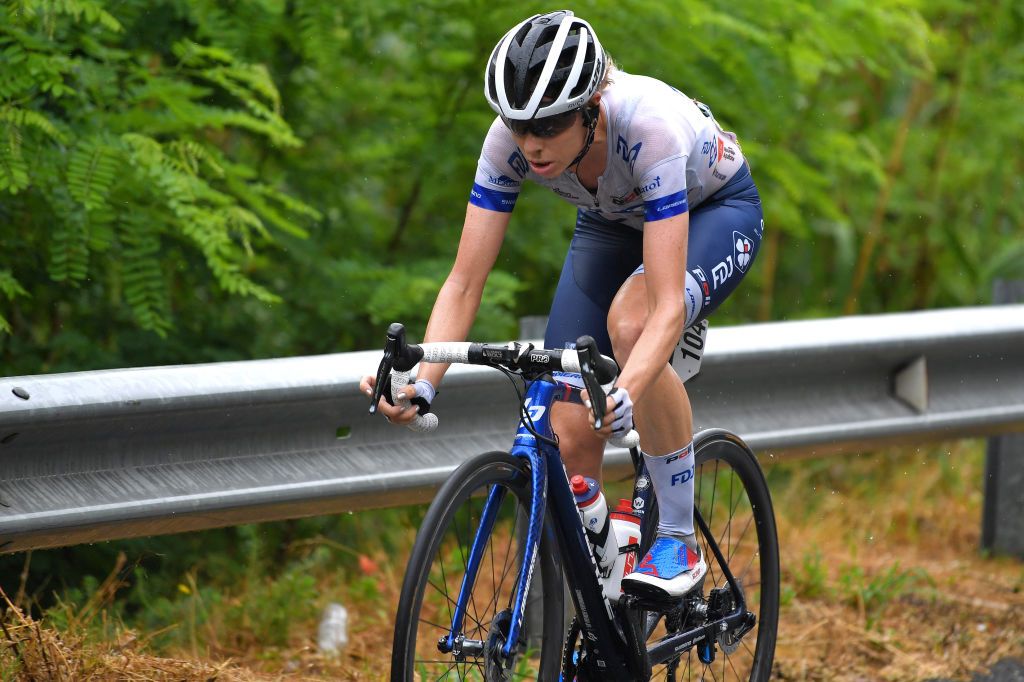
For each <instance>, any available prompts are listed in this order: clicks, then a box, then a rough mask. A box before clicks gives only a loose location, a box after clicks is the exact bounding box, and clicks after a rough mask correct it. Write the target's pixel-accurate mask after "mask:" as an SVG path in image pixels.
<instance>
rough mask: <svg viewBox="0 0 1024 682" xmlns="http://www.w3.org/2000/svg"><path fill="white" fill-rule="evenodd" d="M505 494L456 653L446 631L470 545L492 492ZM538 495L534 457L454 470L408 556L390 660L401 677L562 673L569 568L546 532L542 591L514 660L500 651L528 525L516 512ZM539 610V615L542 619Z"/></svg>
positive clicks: (491, 459) (538, 576)
mask: <svg viewBox="0 0 1024 682" xmlns="http://www.w3.org/2000/svg"><path fill="white" fill-rule="evenodd" d="M495 492H497V493H500V495H501V502H500V504H499V505H498V508H497V514H496V518H495V521H494V525H493V528H492V530H491V533H490V535H489V536H488V537H487V538H486V544H485V545H484V546H483V552H482V554H481V558H480V561H479V563H478V568H477V575H476V579H475V581H474V582H473V584H472V585H471V586H469V598H468V600H467V603H466V616H465V619H464V622H463V626H462V628H461V631H460V632H458V633H455V634H456V641H457V642H458V644H457V646H456V647H455V648H454V649H453V650H451V651H448V652H442V651H441V650H440V649H439V645H438V641H439V640H440V639H444V638H447V636H448V634H449V631H450V628H451V625H452V619H453V614H454V612H455V605H456V602H457V600H458V597H459V593H460V590H461V589H462V582H463V578H464V576H465V575H466V572H467V568H468V565H469V556H470V550H471V548H472V547H473V541H474V538H475V536H476V534H477V529H478V528H479V526H480V520H481V513H482V511H483V509H484V505H485V503H486V501H487V499H488V496H489V495H491V494H492V493H495ZM531 500H532V493H531V486H530V473H529V469H528V463H527V462H526V460H524V459H522V458H518V457H513V456H511V455H509V454H508V453H505V452H489V453H485V454H483V455H480V456H478V457H476V458H474V459H472V460H470V461H468V462H466V463H464V464H463V465H462V466H461V467H459V469H457V470H456V471H455V473H454V474H452V477H451V478H450V479H449V480H448V481H447V482H446V483H445V484H444V486H442V488H441V490H440V491H439V492H438V494H437V497H436V498H435V499H434V502H433V504H431V506H430V509H429V511H428V512H427V515H426V517H425V518H424V520H423V524H422V526H421V527H420V531H419V534H418V535H417V537H416V543H415V545H414V547H413V552H412V555H411V556H410V559H409V566H408V569H407V570H406V574H405V581H404V583H403V585H402V593H401V597H400V600H399V604H398V615H397V619H396V624H395V640H394V648H393V651H392V659H391V678H392V679H394V680H413V679H416V680H423V681H426V680H440V679H444V680H453V679H457V680H512V679H538V678H539V679H544V680H547V679H557V675H558V667H559V659H560V652H561V643H562V637H563V636H564V630H563V611H562V574H561V568H560V567H559V565H558V563H557V561H556V559H555V552H554V551H553V547H551V546H550V543H549V541H548V539H547V537H545V536H546V533H545V534H542V540H541V547H540V552H539V553H538V556H537V565H536V566H535V568H534V573H533V580H534V581H535V582H536V581H537V580H540V582H541V585H540V587H542V589H541V590H531V592H530V594H531V595H535V594H538V593H543V595H544V596H543V599H541V600H533V601H528V604H527V614H526V615H527V617H526V618H525V619H524V623H534V624H535V626H534V627H535V628H537V629H538V630H539V631H535V632H525V625H524V632H523V634H522V635H521V636H520V638H519V641H518V642H517V643H516V645H515V647H513V649H514V657H513V659H512V660H511V661H507V660H505V659H504V658H503V657H502V656H501V655H500V653H499V651H500V649H501V648H502V647H503V646H504V644H505V642H506V641H507V637H508V634H509V627H510V624H511V621H512V607H513V599H514V597H515V591H516V583H517V582H518V577H519V566H520V563H521V561H520V558H521V556H522V546H523V545H524V544H525V543H526V528H525V526H524V525H523V524H522V523H517V520H518V519H519V518H520V517H521V516H522V515H523V513H524V512H525V513H526V514H528V513H529V509H530V503H531ZM537 612H539V614H540V615H539V617H537Z"/></svg>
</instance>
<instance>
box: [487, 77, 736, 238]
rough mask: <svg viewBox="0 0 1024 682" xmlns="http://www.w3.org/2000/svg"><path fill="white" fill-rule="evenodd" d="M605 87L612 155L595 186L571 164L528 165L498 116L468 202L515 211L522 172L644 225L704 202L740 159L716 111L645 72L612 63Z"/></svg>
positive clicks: (590, 206)
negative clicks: (548, 172) (557, 167)
mask: <svg viewBox="0 0 1024 682" xmlns="http://www.w3.org/2000/svg"><path fill="white" fill-rule="evenodd" d="M612 81H613V82H612V84H611V85H610V86H609V87H608V88H606V89H605V90H604V91H603V92H602V96H601V108H602V110H603V111H604V114H605V121H606V125H607V128H606V131H605V132H606V133H607V140H608V144H607V148H608V160H607V165H606V167H605V170H604V173H603V174H602V175H601V177H600V178H599V179H598V183H597V190H596V191H595V192H593V193H592V192H590V191H589V190H588V189H587V188H586V187H584V186H583V184H582V183H580V181H579V180H578V179H577V177H576V174H575V173H574V172H572V171H566V172H564V173H562V174H561V175H559V176H558V177H556V178H551V179H548V178H544V177H541V176H540V175H537V174H536V173H534V172H532V171H531V170H530V167H529V164H528V163H527V162H526V157H525V156H524V155H523V153H522V151H521V150H520V149H519V147H517V146H516V143H515V140H514V139H513V137H512V133H511V132H510V131H509V130H508V128H507V127H506V126H505V125H504V124H503V123H502V122H501V119H500V118H495V120H494V123H493V124H491V128H490V130H489V131H488V132H487V137H486V139H485V140H484V145H483V152H482V153H481V155H480V161H479V162H478V164H477V171H476V178H475V181H474V183H473V190H472V192H470V199H469V201H470V203H472V204H474V205H476V206H480V207H482V208H486V209H490V210H493V211H505V212H508V211H511V210H512V209H513V208H514V207H515V203H516V198H517V197H518V196H519V188H520V186H521V185H522V182H523V180H532V181H534V182H537V183H539V184H541V185H544V186H546V187H550V188H551V190H552V191H553V192H555V194H557V195H559V196H560V197H562V198H563V199H566V200H567V201H569V202H570V203H572V204H575V205H576V206H577V207H579V208H581V209H587V210H595V211H598V212H600V214H601V215H602V216H603V217H605V218H607V219H608V220H611V221H614V222H620V223H622V224H623V225H626V226H629V227H632V228H635V229H638V230H642V229H643V225H644V222H647V221H655V220H661V219H663V218H670V217H672V216H675V215H679V214H680V213H685V212H686V211H688V210H690V209H692V208H694V207H696V206H698V205H700V203H701V202H702V201H704V200H705V199H707V198H708V197H710V196H711V195H712V194H714V193H715V192H716V191H717V190H718V189H720V188H721V187H722V186H723V185H725V183H726V182H728V180H729V179H730V178H731V177H732V176H733V174H734V173H736V171H738V170H739V169H740V168H741V167H742V165H743V153H742V152H741V150H740V146H739V144H738V143H737V141H736V136H735V135H733V134H732V133H729V132H726V131H724V130H722V128H721V126H719V125H718V122H717V121H715V119H714V116H712V114H711V111H710V110H709V109H708V108H707V107H706V106H705V105H704V104H701V103H700V102H697V101H696V100H693V99H690V98H689V97H687V96H686V95H684V94H683V93H682V92H680V91H679V90H676V89H675V88H673V87H671V86H669V85H666V84H665V83H662V82H661V81H659V80H657V79H654V78H648V77H646V76H634V75H631V74H628V73H625V72H622V71H615V72H614V73H613V75H612Z"/></svg>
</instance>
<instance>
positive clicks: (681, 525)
mask: <svg viewBox="0 0 1024 682" xmlns="http://www.w3.org/2000/svg"><path fill="white" fill-rule="evenodd" d="M643 456H644V462H645V463H646V464H647V472H648V473H649V474H650V476H651V483H653V484H654V494H655V495H656V496H657V497H658V509H659V511H660V512H661V516H660V520H659V521H658V535H674V536H676V537H681V538H683V540H684V541H686V544H688V545H690V544H691V541H693V543H694V544H696V542H695V540H694V534H693V475H694V468H693V442H691V443H690V444H689V445H687V446H686V447H685V448H682V449H680V450H676V451H675V452H670V453H668V454H667V455H662V456H660V457H654V456H652V455H648V454H647V453H646V452H644V453H643Z"/></svg>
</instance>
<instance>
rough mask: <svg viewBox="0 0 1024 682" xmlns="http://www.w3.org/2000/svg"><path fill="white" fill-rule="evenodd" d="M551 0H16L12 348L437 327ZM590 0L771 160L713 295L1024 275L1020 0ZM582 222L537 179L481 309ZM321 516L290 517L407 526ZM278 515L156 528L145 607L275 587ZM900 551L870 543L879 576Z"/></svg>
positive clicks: (501, 300) (930, 299)
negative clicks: (749, 244) (753, 255)
mask: <svg viewBox="0 0 1024 682" xmlns="http://www.w3.org/2000/svg"><path fill="white" fill-rule="evenodd" d="M547 9H550V6H549V5H546V4H543V3H540V2H534V1H532V0H531V1H528V2H525V3H514V4H501V3H493V2H485V1H484V0H430V1H428V2H422V3H419V4H417V6H416V10H415V11H410V9H409V4H408V3H406V2H399V1H398V0H378V1H377V2H373V3H355V2H347V1H346V2H340V3H339V2H330V1H327V0H292V1H291V2H287V3H285V2H279V1H276V0H268V1H263V2H248V3H222V2H218V1H216V0H157V1H155V2H146V3H115V2H110V1H103V0H7V1H6V2H4V3H2V4H0V243H2V246H3V248H2V249H0V373H2V374H5V375H11V374H36V373H42V372H60V371H72V370H82V369H93V368H100V367H124V366H134V365H159V364H173V363H180V362H202V361H220V360H240V359H249V358H255V357H274V356H287V355H297V354H309V353H325V352H336V351H344V350H356V349H364V348H369V347H376V346H377V345H379V337H380V333H381V329H382V328H383V326H384V325H385V324H387V323H389V322H391V321H393V320H396V319H400V320H403V321H405V322H406V323H407V324H408V325H409V327H410V330H411V333H412V335H413V336H414V337H416V336H420V337H421V336H422V332H423V329H424V327H425V324H426V320H427V317H428V315H429V312H430V307H431V305H432V303H433V298H434V296H435V294H436V291H437V289H438V288H439V287H440V286H441V283H442V282H443V281H444V278H445V276H446V275H447V272H448V270H449V268H450V266H451V262H452V257H453V256H454V253H455V249H456V246H457V244H458V239H459V232H460V228H461V224H462V218H463V215H464V210H465V205H466V200H467V194H468V189H469V186H470V184H471V182H472V175H473V171H474V167H475V163H476V159H477V157H478V156H479V152H480V143H481V140H482V138H483V135H484V132H485V131H486V129H487V127H488V126H489V125H490V123H491V122H492V120H493V113H492V112H491V111H490V109H489V108H488V107H487V105H486V103H485V102H484V100H483V98H482V97H481V73H482V70H483V64H484V61H485V60H486V58H487V56H488V55H489V53H490V50H491V48H492V47H493V45H494V42H495V41H496V40H497V39H498V37H499V36H500V35H501V33H502V32H503V31H504V30H506V28H507V27H509V26H511V25H513V24H514V23H515V22H516V21H518V20H520V19H522V18H523V17H525V16H527V15H529V14H531V13H533V12H535V11H545V10H547ZM575 9H576V11H577V13H578V14H580V15H581V16H584V17H585V18H587V19H588V20H589V21H591V22H592V24H593V25H594V26H595V29H596V30H597V31H598V33H599V34H600V36H601V39H602V42H603V44H604V45H605V47H606V48H607V49H608V50H609V51H610V52H611V54H612V55H613V56H614V58H615V59H616V61H617V63H618V64H619V65H620V66H621V67H622V68H623V69H624V70H626V71H628V72H632V73H643V74H648V75H651V76H654V77H657V78H660V79H662V80H665V81H666V82H668V83H671V84H672V85H674V86H676V87H678V88H680V89H681V90H683V91H684V92H686V93H687V94H688V95H690V96H693V97H696V98H698V99H700V100H702V101H704V102H706V103H707V104H708V105H709V106H710V107H711V108H712V109H713V110H714V112H715V114H716V117H717V118H718V119H719V120H720V121H721V122H722V123H723V125H725V126H726V127H727V128H729V129H732V130H735V131H737V133H738V135H739V137H740V141H741V143H742V146H743V149H744V152H745V154H746V155H747V156H748V158H749V159H750V161H751V165H752V170H753V174H754V177H755V180H756V181H757V183H758V186H759V188H760V190H761V194H762V199H763V202H764V207H765V211H766V238H765V243H764V248H763V251H762V255H761V256H760V257H759V261H758V263H757V264H756V266H755V267H754V268H753V269H752V271H751V273H750V274H749V275H748V276H747V278H746V280H745V281H744V283H743V286H742V288H741V289H740V291H739V292H737V294H736V295H735V296H733V298H732V299H731V300H730V301H729V303H728V304H727V305H725V306H724V307H723V309H722V310H721V311H720V312H718V313H716V324H722V323H735V322H743V321H750V320H754V319H781V318H787V317H815V316H823V315H835V314H839V313H842V312H877V311H884V310H903V309H912V308H925V307H937V306H954V305H972V304H979V303H985V302H987V300H988V298H989V291H990V289H991V285H992V281H993V279H995V278H997V277H1007V278H1014V277H1016V278H1020V277H1024V265H1022V264H1024V239H1022V229H1021V226H1022V225H1024V203H1022V202H1021V201H1019V199H1018V197H1019V196H1020V194H1021V182H1022V180H1021V178H1022V177H1024V167H1022V166H1024V158H1022V154H1021V151H1020V148H1021V147H1020V144H1019V140H1020V139H1022V138H1024V108H1022V107H1021V106H1020V101H1021V99H1022V97H1024V7H1022V6H1021V4H1020V3H1018V2H1015V1H1014V0H994V1H992V2H986V3H964V2H960V1H959V0H938V1H936V2H931V3H921V2H918V1H917V0H880V1H878V2H872V3H853V2H836V3H812V2H809V1H807V0H799V1H794V0H768V1H765V0H757V1H755V0H737V2H734V3H730V5H729V7H728V8H725V7H723V6H720V5H716V4H715V3H689V4H688V5H687V8H686V12H685V13H683V14H681V15H677V16H675V17H674V19H673V20H672V21H666V20H665V9H664V3H660V2H651V1H650V0H626V1H624V2H620V3H597V2H592V1H588V2H583V3H581V4H580V6H579V7H577V8H575ZM573 222H574V211H573V209H572V208H571V207H570V206H568V205H567V204H566V203H565V202H563V201H561V200H560V199H558V197H556V196H554V195H553V194H552V193H550V192H547V191H546V190H543V189H542V188H539V187H537V186H528V187H526V188H524V191H523V194H522V196H521V197H520V200H519V202H518V205H517V207H516V211H515V214H514V216H513V219H512V224H511V227H510V229H509V233H508V236H507V238H506V242H505V245H504V247H503V250H502V253H501V255H500V256H499V259H498V262H497V266H496V268H495V271H494V272H493V273H492V275H491V277H490V279H489V281H488V287H487V291H486V293H485V299H484V303H483V305H482V306H481V311H480V315H479V317H478V320H477V325H476V326H475V327H474V329H473V332H472V333H473V335H474V336H477V337H479V338H487V339H504V338H508V337H510V336H513V335H514V334H515V332H516V320H517V318H518V317H519V316H521V315H527V314H543V313H545V312H546V311H547V308H548V305H549V303H550V298H551V294H552V292H553V290H554V285H555V282H556V280H557V277H558V272H559V268H560V267H561V262H562V258H563V256H564V252H565V248H566V246H567V244H568V239H569V235H570V234H571V230H572V225H573ZM538 244H543V245H547V246H546V247H544V248H540V247H538ZM836 485H839V484H838V483H836ZM814 499H815V500H816V501H817V502H816V503H820V500H821V496H818V497H815V498H814ZM323 523H324V526H323V527H319V526H316V524H313V522H312V521H309V522H306V521H303V522H298V524H299V525H298V526H297V528H298V529H299V530H295V529H296V527H295V526H292V527H291V528H292V530H293V531H295V533H296V535H297V536H310V535H317V534H322V535H323V536H324V537H325V538H327V539H328V540H330V541H332V542H337V543H341V544H344V545H346V546H351V545H353V544H356V541H357V540H360V539H363V538H364V537H365V535H366V534H367V533H368V532H373V533H374V541H376V542H379V543H383V544H384V545H387V544H388V543H393V544H394V545H401V544H403V543H404V544H405V545H407V544H408V539H404V540H399V539H397V538H391V537H390V536H389V535H388V534H387V533H381V532H380V531H381V529H382V528H385V527H386V526H380V527H376V526H374V527H373V528H371V529H370V531H367V530H364V529H362V528H361V527H360V526H359V524H356V523H354V522H352V521H351V520H349V521H346V520H345V519H341V520H339V521H338V522H337V526H336V527H328V526H329V525H330V524H327V523H326V522H323ZM402 523H405V524H406V525H405V526H404V527H415V526H416V525H417V524H416V522H415V521H411V520H408V521H402ZM306 524H312V525H313V527H309V526H307V525H306ZM393 525H395V526H396V527H397V526H398V525H400V524H399V522H393ZM261 528H262V529H265V530H261V531H260V532H261V533H269V534H270V535H271V537H265V538H262V539H261V542H260V543H255V541H254V540H252V539H251V538H249V536H247V535H246V533H249V532H251V531H243V530H224V531H211V532H210V533H207V534H203V535H202V538H203V539H202V541H198V540H196V539H195V538H196V537H198V536H195V535H192V536H187V537H181V536H175V537H173V538H162V539H159V540H146V541H137V543H134V544H131V543H130V544H129V546H130V547H133V548H135V549H136V553H137V554H139V555H142V556H144V558H143V559H141V560H140V563H139V565H138V567H137V568H136V571H135V573H133V575H135V576H138V577H137V578H136V579H134V580H133V581H132V583H131V586H130V587H129V588H127V589H128V590H129V591H130V593H131V596H130V597H129V598H128V599H127V600H126V603H127V604H128V606H126V607H125V613H126V614H127V615H135V614H136V613H148V612H153V613H159V614H163V615H161V616H160V617H159V618H158V619H157V620H160V621H161V623H159V624H158V623H149V624H148V626H149V627H150V629H156V628H157V627H162V626H163V625H166V620H164V619H170V618H184V620H183V621H182V622H186V623H189V622H191V623H193V625H190V626H189V627H190V628H192V629H191V630H189V629H188V628H185V629H184V630H182V631H181V632H182V633H184V634H180V635H168V636H174V637H178V636H183V637H188V636H191V634H190V633H199V634H201V633H202V630H203V628H206V627H214V626H217V627H219V625H218V624H217V623H210V622H208V621H204V620H203V618H204V617H203V615H202V614H203V609H202V608H201V607H202V605H205V608H206V609H207V610H210V611H213V610H214V606H215V605H216V604H221V603H225V604H226V603H229V602H230V600H231V599H232V598H233V597H234V595H233V594H232V593H231V592H230V590H229V589H227V588H226V587H225V585H231V584H243V583H246V584H248V583H247V581H249V583H251V584H252V585H254V589H263V590H264V592H263V593H261V594H264V595H265V596H266V598H268V599H274V598H276V597H275V596H274V595H275V594H277V593H274V592H273V588H272V587H270V586H269V585H267V584H263V583H260V582H259V581H258V580H256V579H255V578H254V577H253V576H255V575H256V574H255V573H253V574H249V573H246V571H247V570H248V569H247V568H245V567H247V566H249V565H250V563H251V562H258V563H259V562H262V563H261V565H273V564H274V561H272V559H275V558H276V559H280V558H281V553H282V552H283V551H284V550H281V549H280V548H281V547H288V546H290V545H289V540H288V538H287V531H286V530H282V529H286V528H288V526H285V525H281V526H280V527H279V526H278V525H274V526H272V527H270V526H263V527H261ZM303 534H305V535H303ZM246 538H248V539H246ZM367 542H369V541H368V540H367ZM254 543H255V544H254ZM123 544H124V543H121V545H122V546H123ZM256 544H258V545H259V547H258V548H256V549H252V551H251V553H250V554H248V555H244V554H242V553H240V551H239V546H247V547H250V548H252V547H255V546H256ZM403 546H404V545H403ZM385 549H387V547H385ZM110 551H111V550H110V548H109V547H107V546H102V547H101V546H97V547H96V548H91V550H90V551H88V552H87V551H85V550H81V551H78V552H72V551H71V550H67V553H68V554H69V555H71V554H75V556H74V557H71V558H70V559H68V557H64V556H63V554H64V551H60V552H56V553H43V552H41V553H37V554H36V555H35V557H34V558H33V566H34V571H36V570H38V572H39V574H40V575H44V576H45V575H65V576H66V580H67V581H68V584H69V585H70V584H72V583H75V581H76V577H77V576H78V575H106V571H108V570H109V567H110V565H112V559H111V556H110V555H109V553H110ZM90 552H91V553H90ZM104 553H106V554H104ZM285 553H286V552H285ZM197 555H199V556H202V557H204V559H203V562H201V563H202V565H201V566H198V567H196V568H195V570H194V571H193V572H192V573H191V574H190V573H189V571H190V570H191V569H192V568H193V567H194V565H195V564H196V562H195V561H193V557H195V556H197ZM268 557H270V558H268ZM330 557H331V560H332V561H333V562H334V563H335V566H336V568H337V567H340V570H342V571H352V570H354V568H353V566H354V564H353V561H354V560H353V558H352V556H351V555H350V553H346V552H344V551H341V552H331V553H330ZM0 559H2V557H0ZM64 560H66V561H65V562H64V563H62V561H64ZM4 565H5V566H7V564H4ZM7 567H8V568H9V566H7ZM19 567H20V563H19ZM72 568H73V570H72ZM311 570H312V569H311ZM801 570H802V572H803V575H802V577H801V579H800V580H801V582H799V583H798V588H797V589H798V590H799V591H802V592H803V593H813V592H814V591H815V590H817V589H820V581H821V575H820V573H821V570H822V567H821V565H820V564H819V563H817V560H816V559H815V557H814V556H807V557H804V565H803V566H802V568H801ZM76 572H77V573H76ZM6 573H7V574H10V575H17V571H13V572H12V571H7V572H6ZM188 575H191V576H192V579H193V580H194V582H195V585H196V587H195V589H193V588H192V587H189V585H190V584H191V583H189V580H188V579H187V576H188ZM297 575H298V574H297ZM217 576H221V577H223V579H224V582H223V583H219V582H218V581H217V580H216V577H217ZM143 577H144V578H145V579H143ZM874 579H875V578H874V577H868V576H860V577H859V578H858V577H857V576H855V575H854V574H852V573H851V574H850V576H849V578H848V582H849V584H850V590H851V594H852V593H853V592H854V591H857V592H863V593H864V594H868V592H870V590H868V589H867V586H868V585H869V584H870V583H871V581H872V580H874ZM253 580H256V582H252V581H253ZM296 580H298V582H297V583H295V584H294V585H292V586H291V589H297V590H300V591H301V590H305V589H307V588H308V585H305V584H303V583H302V581H301V580H299V578H298V577H296ZM907 580H910V579H907ZM897 582H899V575H898V574H894V575H891V576H889V577H888V578H885V579H882V580H881V583H888V584H889V585H890V587H891V586H892V585H893V584H895V583H897ZM179 584H180V585H185V586H186V587H188V589H189V590H191V592H190V593H189V594H185V593H183V592H181V591H180V590H178V585H179ZM905 584H907V583H906V581H904V586H905ZM58 587H63V586H58V585H56V584H54V585H52V586H50V587H48V588H47V589H48V590H50V589H58ZM365 587H366V590H372V589H375V586H374V585H373V584H372V581H371V583H367V584H366V586H365ZM855 587H856V589H855ZM147 590H149V591H148V592H147ZM890 591H891V590H890ZM882 592H883V593H885V590H884V589H883V590H882ZM864 598H865V601H870V600H871V599H874V597H870V595H868V596H867V597H864ZM160 600H164V601H163V602H161V601H160ZM157 604H162V606H157ZM190 613H194V614H195V616H194V617H193V616H190V615H189V614H190ZM238 613H239V615H238V618H240V619H244V618H247V617H249V618H251V617H252V616H251V615H250V616H246V615H245V614H244V611H240V612H238ZM188 618H192V620H191V621H189V620H188ZM261 627H263V626H261ZM265 627H266V628H272V627H274V626H273V624H272V623H269V622H268V624H266V625H265ZM197 636H199V635H197Z"/></svg>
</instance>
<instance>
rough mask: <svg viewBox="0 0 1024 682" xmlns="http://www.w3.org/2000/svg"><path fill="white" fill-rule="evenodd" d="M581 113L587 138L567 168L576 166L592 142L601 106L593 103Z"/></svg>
mask: <svg viewBox="0 0 1024 682" xmlns="http://www.w3.org/2000/svg"><path fill="white" fill-rule="evenodd" d="M581 113H582V114H583V125H585V126H586V127H587V140H586V142H584V143H583V149H581V150H580V153H579V154H577V155H576V158H575V159H573V160H572V162H571V163H570V164H569V168H573V167H575V166H578V165H579V163H580V161H582V160H583V157H584V156H586V155H587V152H589V151H590V145H592V144H594V132H595V131H596V130H597V120H598V119H599V118H601V107H600V105H597V104H595V105H594V106H589V107H585V108H584V109H583V111H582V112H581Z"/></svg>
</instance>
